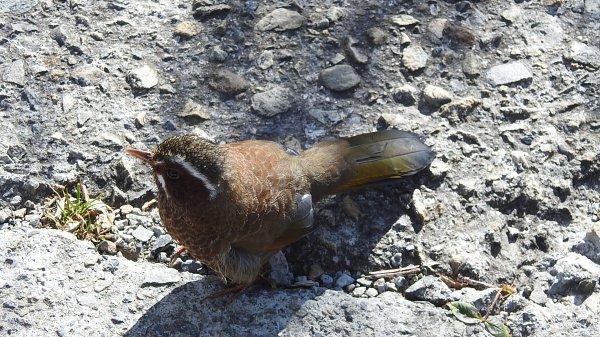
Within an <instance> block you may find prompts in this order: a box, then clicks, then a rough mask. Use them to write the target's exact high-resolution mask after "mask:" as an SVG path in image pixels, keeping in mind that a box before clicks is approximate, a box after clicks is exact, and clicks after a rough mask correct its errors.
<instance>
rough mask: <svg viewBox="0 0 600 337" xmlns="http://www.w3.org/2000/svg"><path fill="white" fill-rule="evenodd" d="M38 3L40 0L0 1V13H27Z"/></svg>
mask: <svg viewBox="0 0 600 337" xmlns="http://www.w3.org/2000/svg"><path fill="white" fill-rule="evenodd" d="M38 5H39V0H3V1H2V2H0V13H10V14H13V15H20V14H25V13H27V12H29V11H31V10H32V9H33V8H34V7H36V6H38Z"/></svg>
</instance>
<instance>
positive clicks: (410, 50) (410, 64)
mask: <svg viewBox="0 0 600 337" xmlns="http://www.w3.org/2000/svg"><path fill="white" fill-rule="evenodd" d="M428 59H429V55H427V53H426V52H425V50H423V48H421V46H418V45H415V44H411V45H410V46H408V47H406V49H404V51H403V52H402V64H403V65H404V67H406V69H408V70H409V71H418V70H421V69H423V68H425V67H426V66H427V60H428Z"/></svg>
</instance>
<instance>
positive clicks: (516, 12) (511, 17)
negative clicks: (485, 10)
mask: <svg viewBox="0 0 600 337" xmlns="http://www.w3.org/2000/svg"><path fill="white" fill-rule="evenodd" d="M522 15H523V11H522V10H521V8H520V7H519V6H516V5H513V6H510V7H509V8H508V9H506V10H504V11H502V13H500V16H502V18H503V19H504V20H506V21H508V22H511V23H515V22H517V21H519V20H520V19H521V16H522Z"/></svg>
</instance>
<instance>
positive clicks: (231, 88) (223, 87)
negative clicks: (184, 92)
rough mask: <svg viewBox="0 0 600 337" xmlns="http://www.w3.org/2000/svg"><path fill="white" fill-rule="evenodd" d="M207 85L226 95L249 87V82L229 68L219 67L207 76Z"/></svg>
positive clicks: (239, 92)
mask: <svg viewBox="0 0 600 337" xmlns="http://www.w3.org/2000/svg"><path fill="white" fill-rule="evenodd" d="M208 86H209V87H211V88H212V89H213V90H216V91H218V92H219V93H221V94H224V95H227V96H234V95H237V94H241V93H242V92H244V91H246V90H248V89H249V88H250V82H248V81H247V80H246V79H245V78H244V77H242V76H240V75H238V74H235V73H233V72H231V71H229V70H225V69H221V70H218V71H216V72H214V73H212V74H211V75H210V76H209V80H208Z"/></svg>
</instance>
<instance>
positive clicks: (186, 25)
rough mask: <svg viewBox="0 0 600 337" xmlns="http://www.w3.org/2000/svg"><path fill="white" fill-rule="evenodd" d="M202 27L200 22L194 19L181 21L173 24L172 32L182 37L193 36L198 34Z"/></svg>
mask: <svg viewBox="0 0 600 337" xmlns="http://www.w3.org/2000/svg"><path fill="white" fill-rule="evenodd" d="M202 30H203V27H202V25H201V24H200V23H198V22H195V21H183V22H180V23H179V24H177V26H175V31H174V34H175V35H178V36H182V37H186V38H189V37H193V36H196V35H198V34H200V33H201V32H202Z"/></svg>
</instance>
